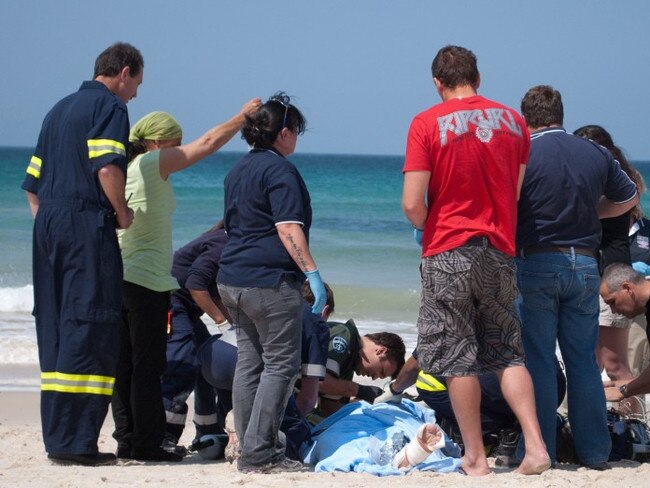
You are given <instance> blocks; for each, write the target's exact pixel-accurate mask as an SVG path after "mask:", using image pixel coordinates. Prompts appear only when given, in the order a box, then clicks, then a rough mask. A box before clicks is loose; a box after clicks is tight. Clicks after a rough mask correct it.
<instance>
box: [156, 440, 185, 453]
mask: <svg viewBox="0 0 650 488" xmlns="http://www.w3.org/2000/svg"><path fill="white" fill-rule="evenodd" d="M160 447H162V448H163V449H164V450H165V451H167V452H173V453H174V454H178V455H179V456H183V457H185V456H187V455H188V452H187V448H186V447H185V446H181V445H179V444H176V443H175V442H174V441H172V440H171V439H165V440H163V443H162V445H161V446H160Z"/></svg>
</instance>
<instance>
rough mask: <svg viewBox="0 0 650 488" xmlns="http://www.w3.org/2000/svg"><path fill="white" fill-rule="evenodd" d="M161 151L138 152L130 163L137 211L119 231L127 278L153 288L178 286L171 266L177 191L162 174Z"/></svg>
mask: <svg viewBox="0 0 650 488" xmlns="http://www.w3.org/2000/svg"><path fill="white" fill-rule="evenodd" d="M159 156H160V151H152V152H148V153H145V154H142V155H140V156H137V157H136V158H135V159H134V160H133V161H131V162H130V163H129V166H128V170H127V176H126V191H125V195H126V198H127V199H129V203H128V205H129V207H131V208H132V209H133V211H134V212H135V217H134V219H133V223H132V224H131V226H130V227H129V228H128V229H124V230H119V231H118V233H117V237H118V240H119V242H120V248H121V250H122V260H123V261H124V280H125V281H128V282H129V283H135V284H136V285H140V286H144V287H145V288H149V289H150V290H153V291H170V290H175V289H176V288H178V282H177V281H176V278H174V277H173V276H172V275H171V269H172V214H173V213H174V210H176V199H175V198H174V191H173V189H172V185H171V183H170V182H169V179H168V180H167V181H165V180H163V179H162V178H161V177H160V170H159V164H160V162H159Z"/></svg>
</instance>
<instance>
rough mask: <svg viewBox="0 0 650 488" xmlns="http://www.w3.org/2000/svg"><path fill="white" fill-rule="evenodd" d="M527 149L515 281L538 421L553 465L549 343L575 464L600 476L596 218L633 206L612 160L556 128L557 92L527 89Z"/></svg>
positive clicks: (605, 451)
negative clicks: (558, 368) (559, 364)
mask: <svg viewBox="0 0 650 488" xmlns="http://www.w3.org/2000/svg"><path fill="white" fill-rule="evenodd" d="M521 111H522V115H523V116H524V119H525V120H526V125H527V126H528V129H529V131H530V132H531V150H530V158H529V160H528V166H527V169H526V174H525V177H524V182H523V187H522V190H521V196H520V199H519V205H518V222H517V238H516V246H517V282H518V285H519V291H520V299H519V311H520V314H521V319H522V337H523V342H524V350H525V352H526V365H527V367H528V369H529V371H530V374H531V377H532V379H533V385H534V388H535V403H536V408H537V417H538V419H539V424H540V427H541V429H542V434H543V436H544V442H545V443H546V447H547V450H548V453H549V455H550V456H551V459H552V460H555V445H556V408H557V384H556V376H555V375H554V374H552V372H553V371H555V347H556V346H555V345H556V341H558V342H559V346H560V350H561V352H562V358H563V360H564V363H565V365H566V371H567V395H568V399H569V422H570V424H571V429H572V432H573V438H574V442H575V447H576V451H577V453H578V457H579V459H580V462H581V463H582V464H583V465H585V466H588V467H591V468H593V469H607V467H608V466H607V463H606V461H607V458H608V457H609V452H610V446H611V441H610V436H609V432H608V430H607V421H606V407H605V396H604V393H603V387H602V382H601V379H600V371H599V368H598V366H597V364H596V358H595V355H594V351H595V348H596V342H597V339H598V311H599V301H598V286H599V281H600V278H599V274H598V265H597V262H596V249H598V247H599V244H600V237H601V225H600V220H599V219H601V218H608V217H615V216H617V215H620V214H623V213H625V212H627V211H628V210H630V209H631V208H632V207H634V206H635V205H636V204H637V203H638V201H639V197H638V194H637V191H636V186H635V185H634V183H633V182H632V181H631V180H630V179H629V178H628V176H627V175H626V174H625V173H624V172H623V171H622V170H621V168H620V165H619V164H618V163H617V162H616V161H615V160H614V159H613V158H612V155H611V154H610V153H609V152H608V151H607V150H606V149H604V148H602V147H600V146H598V145H597V144H595V143H593V142H591V141H588V140H585V139H582V138H580V137H577V136H574V135H573V134H568V133H567V132H566V131H565V130H564V129H563V128H562V122H563V118H564V109H563V106H562V98H561V96H560V93H559V92H558V91H556V90H554V89H553V88H552V87H550V86H536V87H533V88H531V89H530V90H529V91H528V92H527V93H526V95H525V96H524V98H523V100H522V102H521Z"/></svg>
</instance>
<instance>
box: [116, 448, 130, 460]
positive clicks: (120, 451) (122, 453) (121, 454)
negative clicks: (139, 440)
mask: <svg viewBox="0 0 650 488" xmlns="http://www.w3.org/2000/svg"><path fill="white" fill-rule="evenodd" d="M115 456H116V457H117V458H118V459H133V456H131V448H130V447H126V446H122V447H119V446H118V448H117V451H115Z"/></svg>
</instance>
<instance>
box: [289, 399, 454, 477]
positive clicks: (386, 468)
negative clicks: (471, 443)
mask: <svg viewBox="0 0 650 488" xmlns="http://www.w3.org/2000/svg"><path fill="white" fill-rule="evenodd" d="M435 421H436V418H435V414H434V412H433V410H431V409H428V408H424V409H423V408H420V407H418V406H417V405H416V404H415V403H413V402H411V401H409V400H402V402H401V403H399V404H395V403H380V404H377V405H370V404H369V403H366V402H355V403H350V404H348V405H346V406H344V407H343V408H341V409H340V410H339V411H338V412H336V413H335V414H334V415H332V416H330V417H328V418H326V419H325V420H323V421H322V422H321V423H320V424H318V425H316V426H315V427H314V428H313V429H312V442H311V444H309V445H303V447H302V448H301V450H300V454H301V458H302V460H303V462H304V463H306V464H311V465H314V466H315V471H317V472H319V471H320V472H323V471H344V472H350V471H356V472H363V473H371V474H374V475H377V476H387V475H399V474H403V473H402V472H401V471H399V470H398V469H395V468H393V466H392V465H391V463H390V462H389V461H388V460H387V459H385V456H384V458H383V459H382V458H381V457H379V456H378V452H381V447H382V446H385V447H388V448H389V449H388V450H390V447H391V446H390V444H391V442H393V440H395V439H399V438H400V437H402V436H403V437H404V441H405V442H408V441H409V440H410V439H413V438H414V437H415V434H416V432H417V430H418V428H419V427H420V425H422V424H423V423H433V422H435ZM386 441H389V444H388V445H386ZM384 451H386V449H384ZM459 458H460V448H459V447H458V445H457V444H455V443H454V442H452V441H451V439H449V437H448V436H447V435H446V434H445V447H444V448H443V449H440V450H436V451H434V452H432V453H431V455H430V456H429V457H428V458H427V459H426V460H425V461H424V462H422V463H420V464H418V465H416V466H414V467H413V468H412V469H411V470H420V471H439V472H444V473H446V472H452V471H457V470H458V468H459V467H460V465H461V462H460V459H459Z"/></svg>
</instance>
